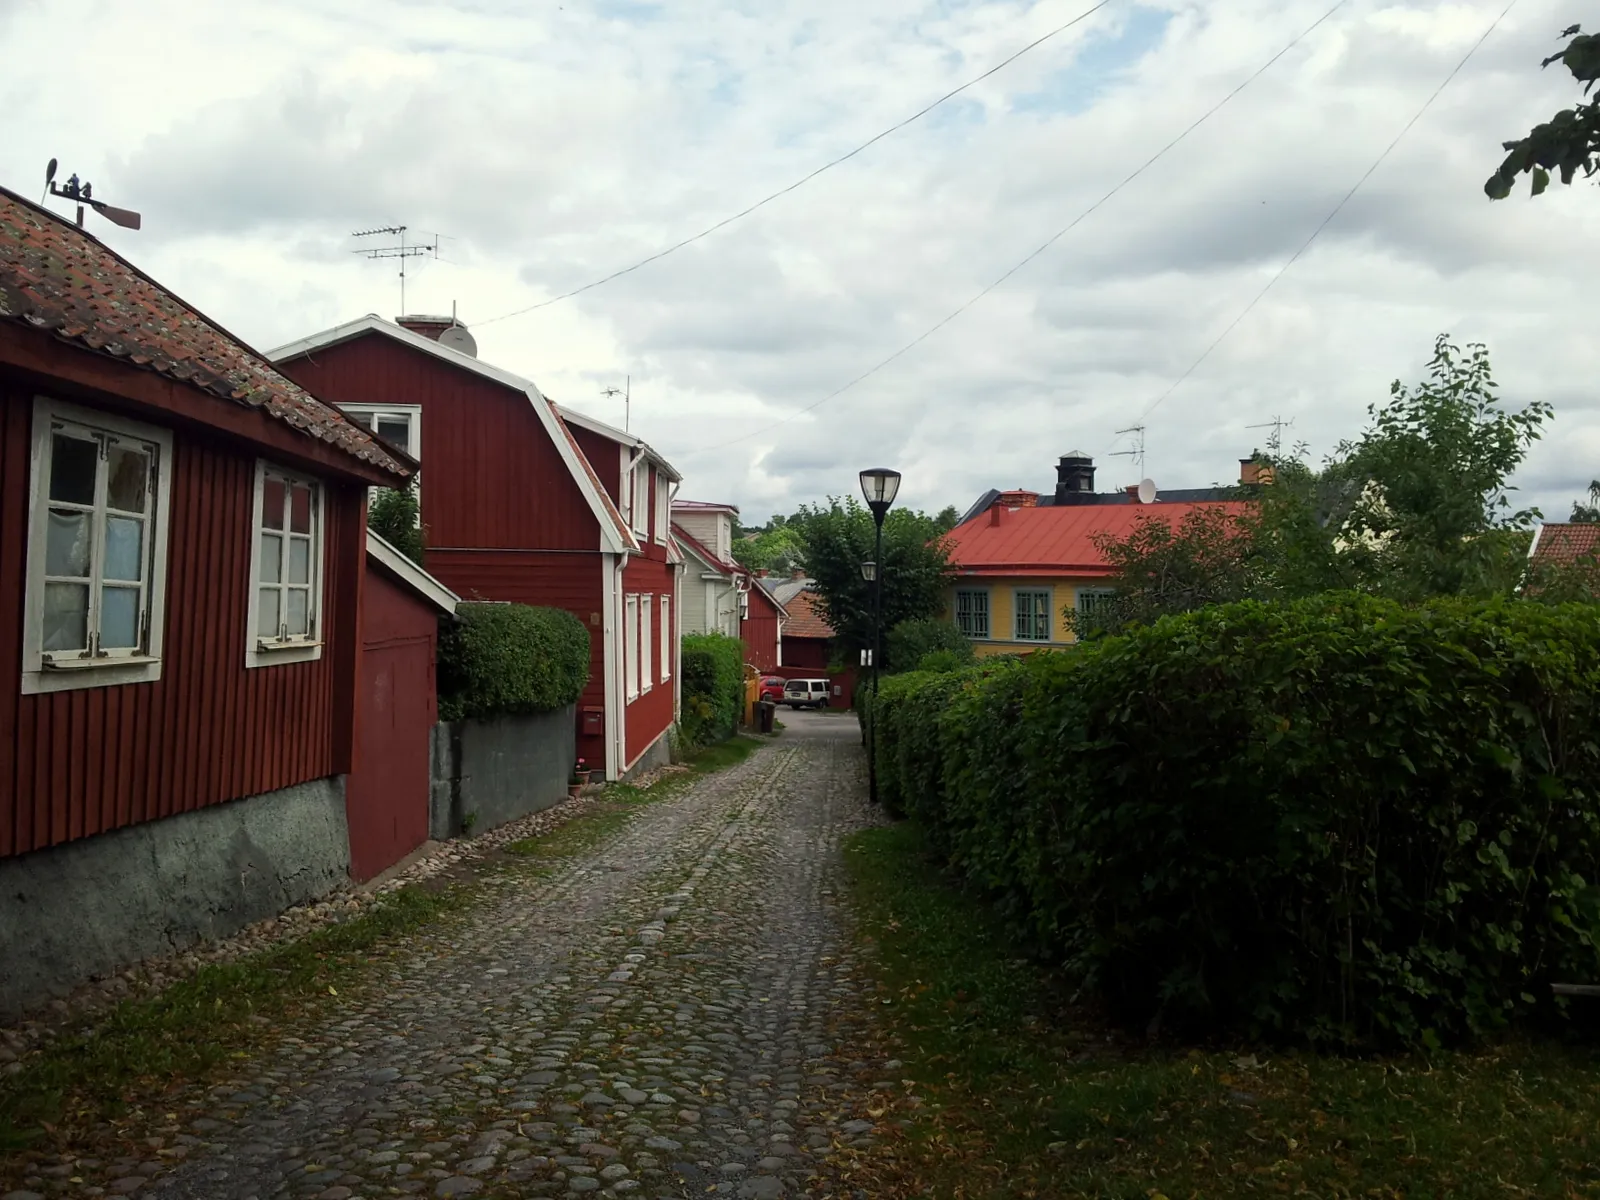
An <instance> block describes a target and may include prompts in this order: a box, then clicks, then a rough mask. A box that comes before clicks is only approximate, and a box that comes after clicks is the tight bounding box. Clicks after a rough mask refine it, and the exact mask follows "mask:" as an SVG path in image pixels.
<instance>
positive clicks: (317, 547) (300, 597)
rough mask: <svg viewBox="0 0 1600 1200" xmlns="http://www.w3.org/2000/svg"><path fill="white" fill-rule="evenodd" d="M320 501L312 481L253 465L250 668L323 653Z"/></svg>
mask: <svg viewBox="0 0 1600 1200" xmlns="http://www.w3.org/2000/svg"><path fill="white" fill-rule="evenodd" d="M325 501H326V497H325V494H324V490H323V487H322V484H321V483H319V482H318V481H316V480H314V479H309V478H307V477H305V476H303V475H300V474H297V473H296V472H293V471H288V470H285V469H283V468H281V467H277V466H273V465H272V464H270V463H266V462H261V463H258V464H257V466H256V492H255V520H254V523H253V529H252V541H253V545H252V548H251V563H250V613H249V643H248V648H247V651H246V659H245V661H246V665H248V666H252V667H259V666H265V665H267V664H269V663H286V662H302V661H306V660H309V659H315V658H318V657H320V656H321V653H322V641H321V636H320V635H321V622H322V556H323V524H324V518H325V512H324V509H325Z"/></svg>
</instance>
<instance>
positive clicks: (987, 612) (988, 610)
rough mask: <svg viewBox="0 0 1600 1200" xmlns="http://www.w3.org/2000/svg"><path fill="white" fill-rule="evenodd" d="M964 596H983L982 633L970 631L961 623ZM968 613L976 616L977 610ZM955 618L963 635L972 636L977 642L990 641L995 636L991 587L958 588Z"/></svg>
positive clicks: (957, 626)
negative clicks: (990, 595)
mask: <svg viewBox="0 0 1600 1200" xmlns="http://www.w3.org/2000/svg"><path fill="white" fill-rule="evenodd" d="M963 596H982V597H983V632H982V633H974V632H971V631H969V630H968V629H967V627H966V626H965V625H963V624H962V623H961V617H962V612H961V598H962V597H963ZM967 615H969V616H976V615H977V613H976V612H972V613H969V614H967ZM955 619H956V628H957V629H959V630H960V631H961V634H962V636H963V637H967V638H971V639H972V640H973V641H975V642H987V641H989V640H990V639H991V638H992V637H993V636H994V605H993V604H991V603H990V600H989V589H988V588H957V589H956V594H955Z"/></svg>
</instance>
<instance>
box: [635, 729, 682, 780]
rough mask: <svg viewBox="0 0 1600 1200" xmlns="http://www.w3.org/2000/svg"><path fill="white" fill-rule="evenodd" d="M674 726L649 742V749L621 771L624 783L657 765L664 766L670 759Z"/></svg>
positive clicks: (653, 768)
mask: <svg viewBox="0 0 1600 1200" xmlns="http://www.w3.org/2000/svg"><path fill="white" fill-rule="evenodd" d="M674 728H676V726H674V727H671V728H668V729H667V730H666V732H664V733H663V734H662V735H661V736H660V737H658V738H657V739H656V740H655V742H654V743H652V744H651V746H650V749H648V750H646V751H645V752H644V753H643V754H641V755H640V756H639V761H638V762H636V763H634V764H633V766H631V767H629V768H628V769H627V770H626V771H624V772H623V773H622V780H623V782H624V783H626V782H628V781H630V780H633V779H637V778H638V777H639V776H641V775H644V774H646V773H648V772H650V771H654V770H655V769H656V768H657V767H664V766H666V765H667V764H668V763H670V762H671V761H672V734H673V729H674Z"/></svg>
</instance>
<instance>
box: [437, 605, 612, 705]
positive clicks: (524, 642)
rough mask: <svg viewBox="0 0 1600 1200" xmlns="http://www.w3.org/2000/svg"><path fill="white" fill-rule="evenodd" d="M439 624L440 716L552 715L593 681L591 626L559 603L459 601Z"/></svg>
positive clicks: (580, 693) (575, 698)
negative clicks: (450, 615) (536, 605)
mask: <svg viewBox="0 0 1600 1200" xmlns="http://www.w3.org/2000/svg"><path fill="white" fill-rule="evenodd" d="M456 616H457V617H458V618H459V619H458V620H456V621H453V622H452V621H445V622H441V624H440V628H439V667H438V680H439V719H440V720H441V721H460V720H464V719H466V718H471V717H478V718H483V717H501V716H513V715H518V714H524V713H544V712H554V711H555V710H556V709H559V708H565V707H566V706H567V705H569V704H572V703H574V702H576V700H577V699H578V697H579V696H580V695H582V693H583V689H584V687H585V686H586V685H587V684H588V682H589V631H588V629H586V628H585V627H584V624H583V622H582V621H580V620H578V618H577V617H575V616H573V615H572V614H571V613H569V612H565V611H563V610H562V609H559V608H532V607H530V606H528V605H526V604H461V605H459V606H458V607H457V608H456Z"/></svg>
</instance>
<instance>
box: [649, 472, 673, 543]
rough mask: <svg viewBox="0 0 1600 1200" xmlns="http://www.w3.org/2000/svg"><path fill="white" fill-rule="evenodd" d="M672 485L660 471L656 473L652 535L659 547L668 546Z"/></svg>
mask: <svg viewBox="0 0 1600 1200" xmlns="http://www.w3.org/2000/svg"><path fill="white" fill-rule="evenodd" d="M671 488H672V484H671V483H670V482H669V481H668V479H667V477H666V476H665V475H663V474H662V473H661V472H660V471H657V472H656V519H655V533H654V534H653V535H652V536H653V537H654V538H655V540H656V542H657V543H658V544H659V545H662V546H665V545H666V544H667V518H668V515H669V513H670V512H671V508H672V493H671Z"/></svg>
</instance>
